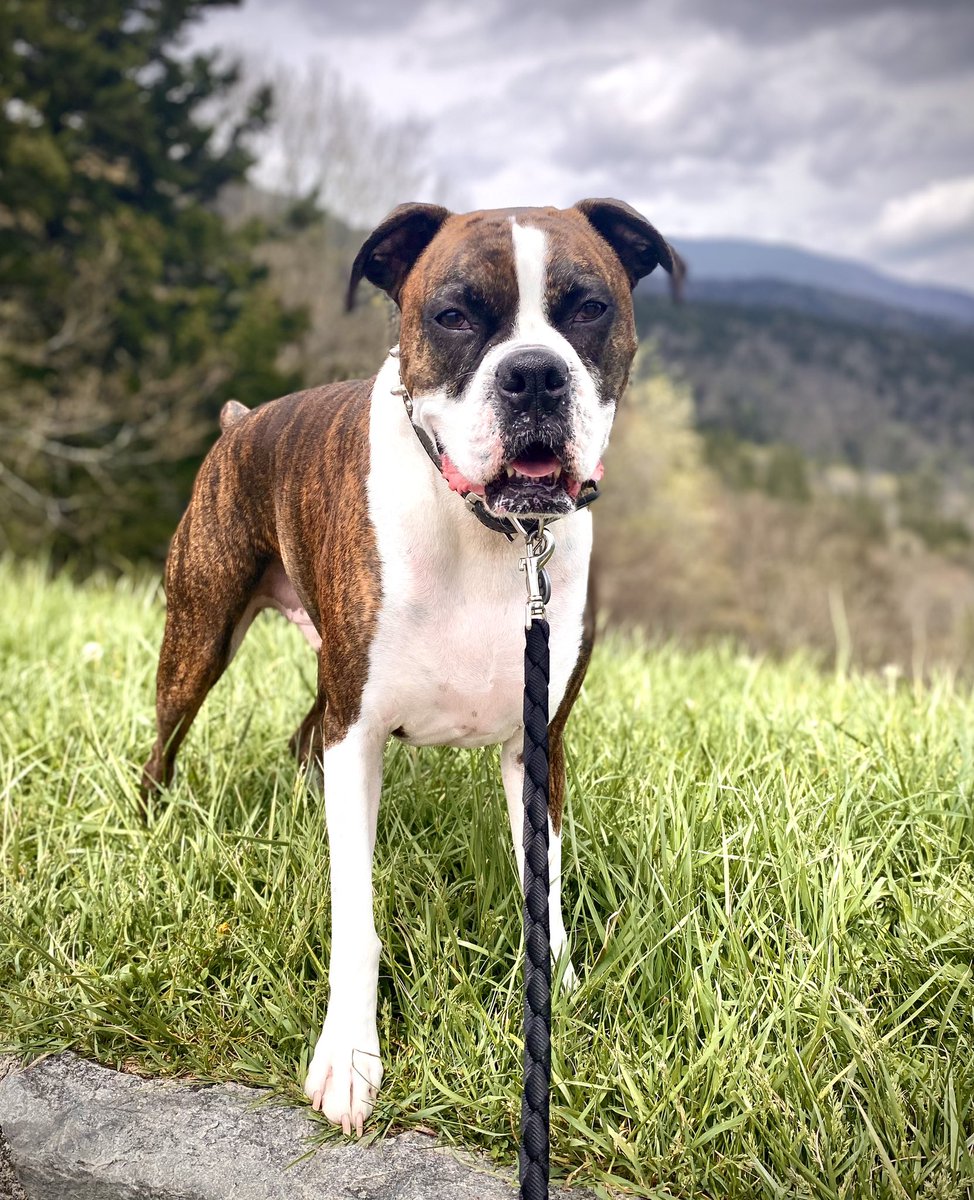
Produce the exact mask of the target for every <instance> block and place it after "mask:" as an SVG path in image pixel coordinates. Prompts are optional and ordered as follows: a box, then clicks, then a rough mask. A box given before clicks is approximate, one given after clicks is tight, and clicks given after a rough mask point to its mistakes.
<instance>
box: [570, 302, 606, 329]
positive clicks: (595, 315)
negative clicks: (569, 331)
mask: <svg viewBox="0 0 974 1200" xmlns="http://www.w3.org/2000/svg"><path fill="white" fill-rule="evenodd" d="M607 308H608V305H607V304H603V303H602V301H601V300H586V301H585V303H584V304H583V305H582V307H581V308H580V309H579V310H578V311H577V312H576V313H575V315H574V316H573V317H572V324H573V325H574V324H576V323H579V324H581V323H584V322H585V321H597V320H598V319H599V317H601V316H602V314H603V313H604V312H605V310H606V309H607Z"/></svg>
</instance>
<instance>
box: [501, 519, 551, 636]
mask: <svg viewBox="0 0 974 1200" xmlns="http://www.w3.org/2000/svg"><path fill="white" fill-rule="evenodd" d="M511 522H512V524H513V525H514V527H515V528H516V529H517V531H518V533H520V534H521V536H522V537H523V538H524V557H523V558H522V559H519V560H518V570H519V571H523V572H524V582H525V586H526V587H527V591H528V599H527V603H526V604H525V606H524V628H525V629H530V628H531V626H532V625H533V624H534V622H535V621H545V620H547V618H548V614H547V610H546V605H547V604H548V602H549V601H550V600H551V579H550V577H549V575H548V572H547V570H546V563H547V562H548V560H549V559H550V558H551V556H552V554H554V552H555V538H554V535H553V534H552V532H551V530H550V529H547V528H545V525H544V522H543V521H542V522H539V524H538V528H537V529H536V530H532V531H529V530H527V529H526V528H525V527H524V525H522V523H521V522H520V521H519V520H518V519H517V517H512V518H511Z"/></svg>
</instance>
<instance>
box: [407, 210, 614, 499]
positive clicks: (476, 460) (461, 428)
mask: <svg viewBox="0 0 974 1200" xmlns="http://www.w3.org/2000/svg"><path fill="white" fill-rule="evenodd" d="M511 238H512V242H513V251H514V269H515V274H516V277H517V287H518V309H517V314H516V317H515V321H514V328H513V330H512V333H511V336H510V337H509V338H507V339H506V340H505V341H504V342H502V343H501V344H500V345H498V346H494V347H493V349H491V350H490V351H489V352H488V353H487V354H485V355H484V357H483V359H482V360H481V363H480V365H479V367H478V368H477V370H476V372H475V373H474V376H473V378H472V379H471V380H470V382H469V383H468V384H467V386H466V387H465V388H464V389H463V391H462V392H461V393H460V395H459V397H451V396H449V395H447V394H446V391H445V390H437V391H434V392H428V393H426V394H425V395H414V396H413V398H412V399H413V420H414V421H415V422H416V423H417V424H419V425H421V426H422V427H423V429H425V430H426V432H427V433H429V434H431V435H432V436H435V438H436V439H437V441H438V442H439V443H440V445H441V446H442V447H443V448H444V450H445V451H446V453H447V455H448V456H449V458H450V459H451V461H452V462H453V464H454V465H455V467H456V468H457V470H458V471H459V472H460V474H461V475H462V476H464V477H465V478H466V479H467V480H470V481H471V482H473V483H477V484H483V483H488V482H489V481H490V480H492V479H494V478H495V477H496V476H497V474H498V473H499V472H500V470H501V468H502V467H503V465H504V444H503V424H502V422H501V420H500V419H499V417H498V412H497V408H496V396H495V391H494V377H495V374H496V371H497V367H498V365H499V364H500V362H501V360H502V359H504V358H506V357H507V355H508V354H510V353H511V352H512V351H515V350H517V349H518V347H519V346H524V347H527V346H545V347H547V348H548V349H550V350H553V351H554V352H555V353H556V354H558V355H560V356H561V358H563V359H564V361H565V363H566V364H567V366H568V374H569V379H570V381H571V382H570V393H569V399H568V401H567V403H568V406H569V426H570V430H571V432H570V435H569V440H568V444H567V447H566V462H565V466H566V468H567V469H568V471H569V472H570V473H571V474H572V475H573V476H574V477H575V478H576V479H578V480H580V481H584V480H586V479H590V478H592V476H593V475H594V474H595V471H596V468H597V466H598V463H599V460H600V459H601V457H602V453H603V451H604V450H605V447H606V445H607V444H608V441H609V431H610V429H611V427H612V420H613V417H614V416H615V403H614V400H609V401H608V402H607V403H605V404H603V403H601V401H600V396H599V388H598V385H597V383H596V381H595V379H594V378H593V377H592V374H591V372H590V371H589V369H588V368H587V367H586V366H585V364H584V363H583V362H582V360H581V359H580V358H579V356H578V354H577V352H576V351H575V348H574V347H573V346H572V344H571V343H570V342H569V341H568V339H567V338H566V337H565V336H564V335H563V334H561V333H559V332H558V330H557V329H555V328H554V326H553V325H551V323H550V321H549V319H548V312H547V306H546V304H545V294H546V290H547V272H548V238H547V236H546V234H545V232H544V230H543V229H539V228H537V227H536V226H534V225H519V224H518V223H517V221H516V220H515V219H514V218H511Z"/></svg>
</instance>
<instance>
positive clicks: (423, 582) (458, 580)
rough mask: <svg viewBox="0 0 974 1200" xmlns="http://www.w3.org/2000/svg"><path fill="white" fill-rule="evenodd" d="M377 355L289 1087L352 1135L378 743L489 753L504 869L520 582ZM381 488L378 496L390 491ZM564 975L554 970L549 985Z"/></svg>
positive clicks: (512, 792)
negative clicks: (327, 908) (360, 595)
mask: <svg viewBox="0 0 974 1200" xmlns="http://www.w3.org/2000/svg"><path fill="white" fill-rule="evenodd" d="M397 383H398V368H397V363H396V360H395V359H393V358H391V357H390V358H389V359H388V360H387V362H386V364H385V366H384V367H383V368H382V370H381V371H380V373H379V376H378V379H377V380H376V384H375V388H374V390H373V393H372V413H371V429H370V441H371V464H370V473H369V479H368V498H369V515H370V517H371V519H372V523H373V525H374V528H375V537H376V546H377V549H378V554H379V559H380V563H381V577H382V604H381V607H380V610H379V616H378V622H377V627H376V630H375V635H374V637H373V640H372V645H371V649H370V655H369V670H368V679H367V682H366V686H365V690H364V692H363V695H362V706H361V715H360V717H359V720H358V721H357V723H356V725H355V726H354V727H353V728H352V729H351V730H350V731H349V733H348V735H347V736H346V737H345V739H344V740H343V741H342V742H341V743H339V744H338V745H337V746H333V747H331V748H330V749H329V750H327V751H326V752H325V755H324V776H325V803H326V814H327V819H328V838H329V843H330V858H331V864H332V866H331V871H332V878H331V894H332V922H333V940H332V951H331V963H330V968H329V980H330V985H331V997H330V1000H329V1005H328V1013H327V1016H326V1018H325V1025H324V1029H323V1031H322V1034H321V1037H320V1039H319V1041H318V1044H317V1046H316V1048H315V1054H314V1058H313V1060H312V1064H311V1068H310V1070H309V1073H308V1078H307V1081H306V1083H305V1091H306V1092H307V1094H308V1095H309V1096H310V1097H311V1099H312V1102H313V1103H314V1105H315V1107H316V1108H320V1109H321V1110H322V1111H323V1112H325V1113H326V1114H327V1115H328V1116H329V1117H330V1118H331V1120H333V1121H335V1122H336V1123H340V1124H342V1125H343V1127H344V1128H346V1129H349V1128H361V1125H362V1122H363V1121H364V1120H365V1119H366V1118H367V1117H368V1116H369V1114H370V1113H371V1112H372V1107H373V1101H374V1096H375V1092H376V1090H377V1089H378V1086H379V1083H380V1082H381V1078H382V1063H381V1060H380V1059H379V1057H378V1038H377V1035H376V1028H375V1006H376V989H377V979H378V965H379V943H378V940H377V938H376V933H375V928H374V925H373V919H372V887H371V865H372V848H373V845H374V841H375V820H376V814H377V812H378V803H379V789H380V784H381V755H382V746H383V745H384V743H385V741H386V739H387V738H388V736H389V735H390V734H391V733H392V732H393V730H397V729H399V728H400V727H402V728H403V729H405V731H406V734H407V740H409V741H410V742H412V743H413V744H415V745H449V746H485V745H491V744H495V743H504V750H503V753H502V775H503V779H504V787H505V793H506V795H507V802H508V809H509V812H510V817H511V826H512V833H513V835H514V846H515V853H516V855H517V860H518V869H519V873H520V871H521V869H522V864H523V851H522V849H521V824H522V823H523V818H522V817H521V816H520V815H519V809H520V804H521V790H522V787H523V767H522V766H521V765H520V764H519V763H518V762H517V752H518V751H519V750H520V739H521V736H522V726H521V707H522V699H523V696H522V689H523V677H522V663H523V651H524V602H525V586H524V576H523V574H522V573H521V572H520V571H519V570H518V560H519V558H520V557H521V553H522V551H521V549H520V547H519V546H517V545H512V544H510V543H509V542H508V541H507V539H506V538H504V537H503V536H502V535H501V534H499V533H494V532H492V531H491V530H488V529H484V528H483V527H482V526H481V525H480V524H479V523H478V522H477V521H476V520H475V519H474V518H473V517H472V516H471V515H470V513H469V512H467V511H466V507H465V505H464V503H463V501H462V500H461V499H460V497H459V496H458V495H456V493H454V492H451V491H450V490H449V489H448V488H447V487H446V485H445V484H444V482H443V480H442V479H441V478H440V477H439V475H438V474H437V472H436V470H435V469H434V467H433V465H432V463H431V462H430V461H429V459H428V458H427V456H426V454H425V453H424V451H423V450H422V448H421V447H420V445H419V442H418V440H417V438H416V435H415V433H414V432H413V430H412V429H411V427H410V424H409V420H408V418H407V416H406V413H405V410H404V408H403V404H402V400H401V398H400V397H399V396H397V395H394V394H393V392H392V389H393V388H394V387H395V386H396V384H397ZM390 481H394V486H392V485H390ZM555 540H556V547H557V548H556V550H555V555H554V557H553V558H552V560H551V562H550V564H549V571H550V574H551V580H552V599H551V603H550V604H549V606H548V617H549V623H550V626H551V637H550V646H551V687H550V702H549V703H550V711H551V713H552V714H554V713H555V712H556V711H557V709H558V705H559V704H560V703H561V699H562V696H563V695H564V692H565V688H566V687H567V685H568V680H569V678H570V677H571V673H572V671H573V670H574V667H575V663H576V661H577V658H578V652H579V647H580V645H581V637H582V620H583V612H584V607H585V593H586V584H587V579H588V562H589V556H590V553H591V547H592V520H591V516H590V514H589V513H588V512H587V511H583V512H579V513H574V514H572V515H571V516H569V517H565V518H563V519H562V520H561V521H559V522H558V524H557V526H556V527H555ZM549 863H550V869H551V876H552V887H551V900H550V917H551V935H552V952H553V953H554V954H555V955H556V956H557V955H560V954H561V953H562V952H563V950H564V948H565V942H566V937H565V927H564V922H563V920H562V915H561V900H560V882H561V881H560V876H561V842H560V838H557V837H552V842H551V853H550V857H549ZM573 979H574V974H573V972H572V970H571V965H570V964H567V966H566V969H565V974H564V976H563V980H564V982H565V983H566V984H571V982H572V981H573Z"/></svg>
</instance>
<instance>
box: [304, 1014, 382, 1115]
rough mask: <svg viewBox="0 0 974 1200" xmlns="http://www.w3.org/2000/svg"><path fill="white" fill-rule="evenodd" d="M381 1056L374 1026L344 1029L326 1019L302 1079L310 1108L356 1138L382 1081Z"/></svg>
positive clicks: (370, 1110)
mask: <svg viewBox="0 0 974 1200" xmlns="http://www.w3.org/2000/svg"><path fill="white" fill-rule="evenodd" d="M382 1074H383V1068H382V1059H381V1058H380V1057H379V1038H378V1035H377V1034H376V1031H375V1029H374V1028H373V1029H372V1030H361V1029H359V1030H355V1031H353V1030H347V1029H346V1030H343V1029H341V1028H339V1027H337V1025H336V1026H333V1027H330V1026H329V1022H328V1020H327V1019H326V1021H325V1027H324V1029H323V1030H322V1033H321V1037H320V1038H319V1039H318V1044H317V1045H316V1046H315V1052H314V1057H313V1058H312V1060H311V1066H310V1067H309V1068H308V1077H307V1079H306V1080H305V1081H304V1092H305V1095H306V1096H307V1097H308V1099H309V1100H310V1101H311V1106H312V1108H314V1109H316V1110H317V1111H318V1112H321V1113H324V1114H325V1116H326V1117H327V1118H328V1120H329V1121H331V1122H332V1123H333V1124H335V1125H341V1127H342V1129H343V1130H344V1132H345V1134H346V1135H348V1134H350V1133H351V1132H352V1130H353V1129H354V1130H355V1132H356V1133H357V1134H358V1136H359V1137H361V1136H362V1129H363V1127H364V1125H365V1122H366V1121H367V1120H368V1119H369V1117H370V1116H371V1115H372V1109H373V1108H374V1107H375V1098H376V1096H377V1095H378V1092H379V1085H380V1084H381V1083H382Z"/></svg>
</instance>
